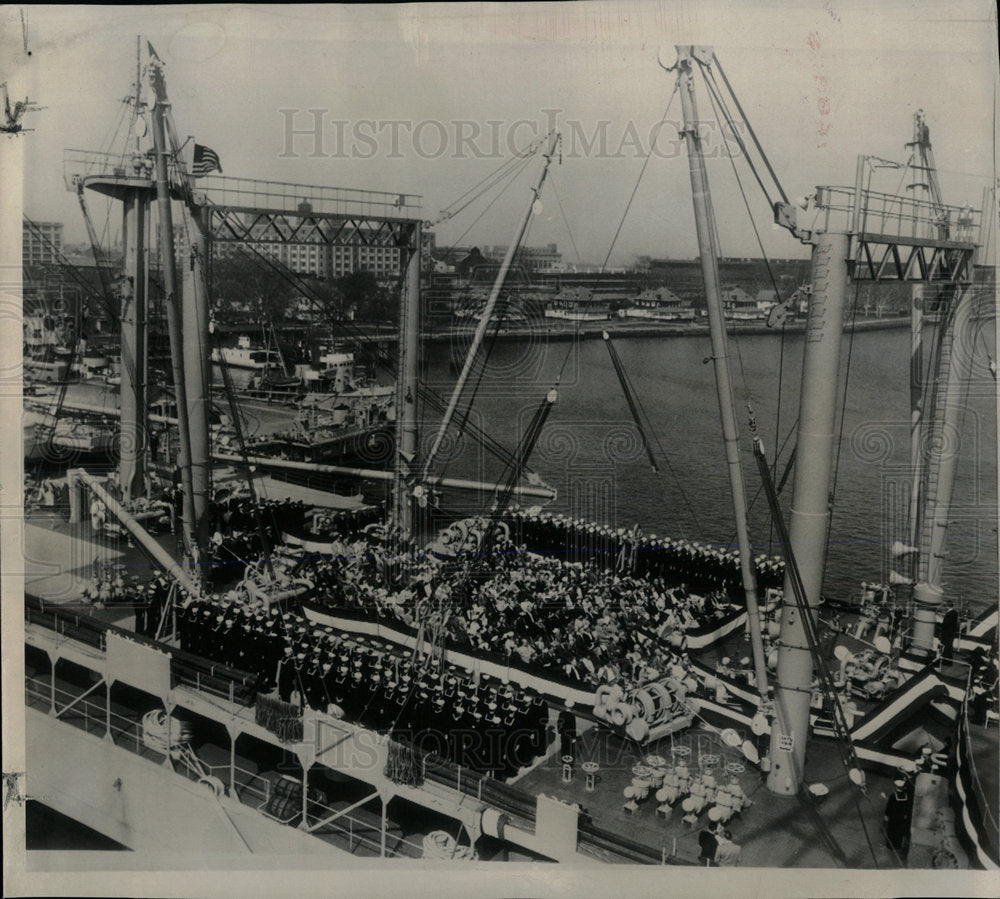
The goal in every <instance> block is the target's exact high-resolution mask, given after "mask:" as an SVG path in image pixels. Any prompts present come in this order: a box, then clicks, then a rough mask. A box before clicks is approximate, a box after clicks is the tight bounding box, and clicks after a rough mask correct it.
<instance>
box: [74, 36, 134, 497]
mask: <svg viewBox="0 0 1000 899" xmlns="http://www.w3.org/2000/svg"><path fill="white" fill-rule="evenodd" d="M135 53H136V59H135V85H134V93H133V95H132V97H131V98H130V100H131V102H132V122H131V131H132V136H133V138H134V140H135V147H134V152H135V159H136V160H137V162H136V163H135V166H136V168H137V171H135V172H133V178H134V180H130V181H129V182H128V186H127V187H125V188H124V189H123V190H122V194H121V198H122V244H123V246H122V257H123V260H124V279H123V280H122V281H121V282H120V288H119V299H120V301H121V306H120V309H121V311H120V319H121V335H120V336H121V392H120V398H121V420H120V431H119V433H120V434H121V438H120V441H119V462H118V483H119V485H120V486H121V490H122V496H123V497H124V499H125V500H126V501H131V500H134V499H137V498H139V497H141V496H145V495H146V450H147V447H148V445H149V439H148V434H147V429H146V405H147V401H148V397H147V390H148V384H147V373H146V368H147V352H146V351H147V339H148V337H147V330H146V323H147V319H148V307H149V268H148V235H149V218H150V216H149V207H150V199H151V194H152V191H151V190H150V187H151V185H150V184H149V182H148V181H146V180H145V179H146V170H145V169H141V170H138V166H139V165H141V160H142V157H141V156H140V154H139V146H140V144H139V141H140V128H139V123H140V122H141V121H142V120H141V119H140V116H141V115H142V63H141V56H140V49H139V37H138V36H136V47H135ZM78 189H79V191H80V203H81V205H82V204H83V202H84V201H83V185H82V183H81V184H80V185H79V186H78ZM83 209H84V216H85V219H86V222H87V225H88V230H89V228H90V218H89V216H87V213H86V206H84V207H83ZM92 240H96V234H95V235H93V238H92Z"/></svg>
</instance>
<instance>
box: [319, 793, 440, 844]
mask: <svg viewBox="0 0 1000 899" xmlns="http://www.w3.org/2000/svg"><path fill="white" fill-rule="evenodd" d="M332 815H337V809H335V808H334V807H333V806H330V805H325V804H323V803H321V802H315V801H310V802H309V817H310V818H311V819H314V820H315V821H317V822H318V821H322V820H323V819H324V818H328V817H330V816H332ZM312 833H313V834H314V835H315V836H317V837H320V838H321V839H322V838H328V837H334V838H337V839H338V840H339V839H346V842H347V845H348V851H349V852H351V853H352V854H353V853H355V852H356V851H357V850H358V849H359V848H364V849H366V850H368V851H369V852H371V853H372V854H373V855H377V856H381V855H382V840H381V834H382V831H381V823H379V824H378V825H375V824H372V823H371V822H368V821H363V820H362V819H361V818H359V817H357V816H356V815H351V814H341V815H337V817H336V818H334V820H332V821H328V822H327V823H326V824H324V825H323V826H322V827H320V828H318V829H317V830H315V831H312ZM373 833H374V834H375V836H374V837H373V836H370V834H373ZM327 842H330V840H329V839H328V840H327ZM390 844H391V845H390ZM403 848H409V849H410V851H409V852H404V851H401V850H402V849H403ZM422 855H423V846H422V845H419V844H417V843H414V842H413V841H412V840H408V839H406V837H402V836H400V837H391V838H390V837H389V834H388V833H386V846H385V857H386V858H420V857H421V856H422Z"/></svg>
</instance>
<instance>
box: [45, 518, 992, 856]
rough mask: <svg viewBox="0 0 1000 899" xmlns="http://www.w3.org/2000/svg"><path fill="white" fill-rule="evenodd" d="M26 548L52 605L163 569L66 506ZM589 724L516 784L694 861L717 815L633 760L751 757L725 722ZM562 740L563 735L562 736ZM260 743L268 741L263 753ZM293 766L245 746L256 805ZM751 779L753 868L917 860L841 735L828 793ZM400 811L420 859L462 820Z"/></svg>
mask: <svg viewBox="0 0 1000 899" xmlns="http://www.w3.org/2000/svg"><path fill="white" fill-rule="evenodd" d="M158 539H159V540H160V542H161V544H163V545H164V547H165V548H167V549H168V550H169V551H171V552H172V553H173V552H176V550H177V545H176V544H177V540H178V537H177V536H174V535H170V534H164V535H161V536H160V537H159V538H158ZM25 546H26V548H27V550H28V551H27V552H26V572H25V581H26V586H27V589H28V591H29V592H31V593H33V594H36V595H44V596H45V597H46V602H52V603H54V604H59V605H64V606H70V607H71V608H72V607H73V606H74V605H76V604H79V603H80V600H81V598H82V593H83V587H84V586H85V585H86V584H87V583H88V582H89V580H90V578H91V575H92V573H93V570H94V565H95V562H96V563H98V564H100V563H102V562H103V563H110V564H114V565H120V566H124V567H125V569H126V571H127V572H129V573H134V574H137V575H139V577H140V579H141V580H145V579H146V577H147V576H148V573H149V571H150V569H151V567H152V566H151V564H150V563H149V561H148V560H147V559H146V558H145V556H144V555H143V553H142V552H141V550H139V549H138V548H135V547H129V546H127V544H126V543H124V542H120V541H107V540H104V539H94V538H93V537H92V535H91V533H90V523H89V521H85V522H83V523H82V524H81V525H79V526H70V525H69V524H68V523H66V521H65V520H64V519H63V518H62V516H61V515H60V514H59V513H58V512H43V513H36V514H34V515H32V517H31V519H30V520H29V521H28V522H27V523H26V535H25ZM53 559H69V560H71V561H73V562H75V563H76V564H74V565H70V566H65V567H64V566H58V565H54V564H53V563H52V562H51V561H46V560H53ZM74 611H76V609H74ZM80 611H82V612H83V613H84V614H91V615H94V616H95V617H97V618H99V619H101V620H102V621H105V622H108V623H112V624H117V625H118V626H121V627H125V628H131V627H132V626H133V623H134V615H133V610H132V609H131V607H129V606H128V605H126V604H121V603H119V604H109V605H108V606H107V607H106V608H104V609H94V608H92V607H85V606H83V605H82V604H80ZM720 651H721V650H720ZM706 661H708V660H707V659H706ZM32 676H33V677H34V678H35V680H36V681H37V683H36V688H37V692H38V693H39V695H40V696H41V698H42V700H45V694H46V686H47V683H46V680H45V678H46V677H47V676H48V675H47V674H46V672H44V671H40V672H39V671H35V672H33V673H32V672H29V677H32ZM85 686H86V685H81V684H76V685H74V684H73V683H71V682H70V681H65V682H64V681H63V679H62V678H59V677H57V683H56V687H57V690H59V691H65V692H66V695H67V696H68V697H69V699H70V700H72V698H74V697H75V696H78V695H79V693H80V692H82V689H83V688H85ZM29 692H30V691H29ZM99 694H100V691H97V692H95V693H94V694H92V695H91V696H90V697H89V698H88V701H87V702H86V703H81V709H82V710H84V723H83V724H82V726H83V727H84V728H85V729H88V730H90V729H91V728H93V730H92V732H95V733H96V732H98V731H100V730H101V728H102V727H103V718H104V711H105V709H104V708H103V707H102V703H103V698H102V697H101V696H100V695H99ZM29 698H30V697H29ZM38 698H39V697H36V700H37V699H38ZM91 706H92V708H91ZM88 709H89V711H87V710H88ZM145 711H148V708H145V707H142V706H141V703H139V704H137V703H136V702H130V700H129V698H128V696H127V694H126V695H124V696H123V695H118V696H113V697H112V708H111V712H112V714H113V715H114V716H116V718H115V720H116V721H119V723H120V724H121V725H122V727H123V730H124V732H126V733H131V734H132V735H133V742H134V743H135V744H136V746H137V751H140V753H141V751H142V747H140V746H138V742H139V741H138V739H137V737H136V736H135V735H136V734H138V733H139V730H138V728H139V726H140V725H139V722H140V720H141V717H142V714H143V713H144V712H145ZM77 717H79V715H77ZM581 726H582V728H585V729H582V733H581V736H580V738H579V741H578V744H577V758H576V759H575V760H574V765H573V770H572V777H571V778H570V779H569V780H566V779H565V778H564V774H563V763H562V761H561V758H560V756H559V753H558V752H557V751H556V750H557V746H556V745H555V744H551V745H550V747H549V752H548V755H547V756H546V757H545V758H543V759H542V760H541V762H540V763H539V764H537V765H536V766H535V767H534V768H533V769H531V770H529V771H528V772H526V773H525V774H523V775H522V776H521V777H520V778H519V779H518V780H517V782H516V787H517V788H518V789H519V790H523V791H525V792H526V793H528V794H530V795H538V794H540V793H544V794H547V795H550V796H554V797H557V798H559V799H562V800H566V801H570V802H574V803H578V804H579V805H580V807H581V809H583V810H584V812H585V820H586V818H589V819H590V821H591V822H592V823H593V825H594V826H595V827H597V828H601V829H603V830H605V831H611V832H614V833H618V834H621V835H623V836H625V837H627V838H628V839H629V840H631V841H634V842H635V843H638V844H641V845H642V846H644V847H646V848H648V849H650V850H652V851H653V852H655V853H656V854H660V853H663V854H665V855H666V856H674V857H676V858H677V859H678V860H680V861H683V862H688V863H693V862H694V861H695V860H696V859H697V856H698V851H699V849H698V834H699V831H700V830H701V829H702V828H704V827H705V826H707V824H708V818H707V814H706V813H705V812H703V813H702V814H701V816H700V817H699V819H698V821H697V823H696V824H695V825H694V826H693V827H692V826H690V825H689V824H687V823H686V822H684V821H683V820H682V816H683V811H682V810H681V809H680V808H679V807H677V808H675V809H674V810H673V812H672V813H671V814H670V815H669V816H668V817H667V818H666V819H665V818H664V817H662V816H658V815H657V813H656V808H657V805H658V803H657V801H656V800H655V796H654V795H653V792H654V791H651V793H650V795H649V796H648V797H647V798H646V799H645V800H644V801H642V802H641V803H640V804H639V806H638V808H637V809H636V810H635V811H634V812H633V813H632V814H629V813H628V812H627V811H626V809H625V807H624V805H625V796H624V795H623V790H624V789H625V787H626V786H628V785H629V784H630V783H631V781H632V778H633V770H632V769H633V767H634V766H635V765H636V764H638V763H641V762H643V761H644V760H645V759H646V758H647V757H648V756H649V755H651V754H656V755H660V756H663V757H665V758H669V757H670V755H671V749H672V748H673V746H674V745H675V744H676V745H684V746H687V747H689V749H690V752H691V763H692V764H691V770H692V771H693V772H694V771H697V763H696V760H697V758H698V757H699V756H700V755H703V754H714V755H717V756H719V765H720V768H723V769H724V768H725V766H726V764H727V763H730V762H732V763H734V764H740V765H742V763H743V762H744V758H743V756H742V754H741V752H740V750H739V749H738V748H737V749H735V750H734V749H731V748H730V747H728V746H726V745H724V744H723V743H722V742H721V741H720V738H719V736H718V734H717V733H716V732H715V731H714V730H712V729H710V728H708V727H702V726H695V727H694V728H691V729H690V730H689V731H687V732H685V733H684V734H683V735H682V736H675V737H673V738H670V737H668V738H665V739H663V740H660V741H659V742H658V743H655V744H652V745H647V746H645V747H640V746H638V745H637V744H635V743H633V742H631V741H628V740H626V739H623V738H621V737H619V736H618V735H616V734H615V733H612V732H609V731H608V730H607V729H605V728H600V727H595V726H592V724H588V723H587V722H584V721H583V719H582V717H581ZM987 736H989V737H990V738H991V742H990V743H989V745H986V744H985V743H984V744H981V745H983V746H984V751H983V763H982V764H981V766H980V772H981V775H980V776H981V777H983V779H984V782H986V781H989V782H988V783H987V784H986V787H987V790H992V794H995V793H996V784H997V778H996V771H995V765H994V764H993V762H994V761H995V759H996V757H997V732H996V729H995V728H993V729H990V730H989V731H987ZM550 737H554V734H551V733H550ZM196 749H197V752H198V754H199V757H201V758H202V759H203V761H204V762H205V763H206V764H208V765H209V766H210V767H213V768H216V767H219V768H223V767H224V768H226V769H227V770H228V768H229V764H230V749H229V747H228V745H227V744H226V741H225V739H219V740H213V739H212V738H211V736H209V737H207V738H205V739H203V740H202V742H200V743H199V745H198V746H197V747H196ZM259 749H260V747H259V746H257V747H256V750H259ZM146 751H148V750H146ZM585 762H595V763H597V765H598V771H597V775H596V777H595V783H594V789H593V790H588V789H587V783H586V778H585V776H584V774H583V772H582V770H581V766H582V765H583V764H584V763H585ZM282 764H283V760H282V758H281V757H280V753H279V756H278V757H277V758H274V759H271V760H270V761H265V763H263V764H262V763H261V754H260V752H259V751H254V752H253V753H241V752H239V751H237V754H236V758H235V769H236V771H237V773H236V776H235V790H234V792H235V794H236V795H237V796H238V797H239V798H240V800H241V801H242V802H244V803H245V804H252V805H254V807H257V806H259V805H260V803H261V802H262V801H263V798H264V797H265V796H266V795H267V793H268V791H269V790H270V789H271V788H272V787H273V785H274V784H275V783H276V782H277V781H278V780H280V779H281V777H282V776H284V773H286V772H285V771H283V769H282ZM323 776H324V777H325V778H328V779H330V783H331V784H335V787H336V788H335V789H330V785H327V788H326V789H324V792H326V793H327V794H328V795H329V796H331V797H334V798H333V799H332V801H330V804H329V806H328V808H329V809H330V810H331V812H330V813H332V812H333V811H340V810H342V809H343V808H346V807H348V806H349V805H351V804H354V803H355V802H357V801H358V800H359V799H362V798H364V793H363V792H362V793H360V794H358V793H357V791H358V790H359V789H360V790H364V789H366V786H365V785H364V784H361V783H360V782H359V781H355V780H351V779H350V778H346V777H343V776H341V775H338V774H336V773H334V772H329V771H328V772H325V773H324V775H323ZM739 777H740V780H741V785H742V787H743V790H744V792H745V793H746V794H747V795H748V797H749V798H750V799H751V800H752V801H753V804H752V805H751V806H750V807H749V808H747V809H746V810H744V812H743V813H742V814H741V815H739V816H737V817H735V818H733V819H732V820H731V821H730V822H729V824H728V825H727V826H728V828H729V830H731V831H732V835H733V839H734V841H735V842H736V843H737V844H738V845H740V846H741V847H742V856H741V864H742V865H743V866H752V867H792V868H867V869H871V868H880V869H893V868H900V867H905V866H906V862H905V861H903V860H901V859H900V858H898V857H897V856H896V855H895V853H894V852H893V851H892V850H891V849H890V848H889V847H888V845H887V843H886V840H885V835H884V832H883V830H882V815H883V812H884V808H885V797H886V796H888V795H889V794H890V793H891V791H892V785H891V780H892V779H891V777H886V776H883V775H879V774H876V773H874V772H868V774H867V794H866V795H859V794H858V793H857V791H856V790H855V789H854V788H853V787H852V785H851V783H850V781H849V780H848V778H847V775H846V772H845V771H844V769H843V766H842V764H841V761H840V757H839V753H838V750H837V746H836V744H835V742H834V741H832V740H829V739H824V738H815V739H813V740H812V741H811V743H810V747H809V755H808V757H807V760H806V778H805V779H806V782H807V783H809V784H816V783H822V784H823V785H824V786H825V787H826V788H827V789H828V791H829V792H828V793H827V794H826V795H824V796H822V797H816V796H813V795H811V794H809V793H803V795H802V796H800V797H779V796H775V795H773V794H771V793H769V792H768V791H767V788H766V786H765V785H764V783H763V781H762V779H761V777H760V775H759V773H758V772H757V771H756V769H754V768H752V767H750V766H746V768H745V770H744V771H742V772H741V773H740V774H739ZM992 794H990V795H992ZM397 812H399V814H397V815H395V816H394V817H393V819H392V820H391V821H390V827H389V831H388V832H387V843H386V851H387V853H388V854H396V855H409V856H413V857H419V855H420V851H419V846H420V842H421V840H422V838H423V836H424V835H426V833H428V832H430V831H433V830H439V829H448V827H449V825H450V826H451V827H452V828H454V821H453V820H452V819H449V818H447V817H446V816H443V815H439V814H437V813H436V812H434V811H433V810H429V809H426V808H421V807H419V806H415V805H414V806H413V807H412V808H406V809H402V810H397ZM379 816H380V809H379V807H378V802H377V800H376V801H375V802H373V803H371V804H370V805H368V804H365V805H362V806H360V807H359V808H358V809H356V810H354V811H353V812H352V813H351V815H350V816H349V817H345V819H344V821H342V822H341V826H339V827H331V828H329V832H327V833H324V834H321V835H320V836H321V837H322V838H323V839H326V840H327V841H328V842H331V843H332V844H335V845H338V847H339V848H345V845H346V848H348V849H349V851H352V852H353V853H355V854H361V855H373V856H377V855H380V846H379V831H380V825H381V822H380V817H379ZM862 825H863V826H862ZM345 827H346V832H345ZM373 835H374V836H373ZM345 841H346V843H345ZM925 855H926V853H925V852H923V850H922V849H921V848H919V847H914V849H913V850H912V851H911V854H910V858H909V865H910V866H911V867H930V858H929V857H927V858H925V857H924V856H925Z"/></svg>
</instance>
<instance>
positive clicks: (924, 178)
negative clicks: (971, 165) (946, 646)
mask: <svg viewBox="0 0 1000 899" xmlns="http://www.w3.org/2000/svg"><path fill="white" fill-rule="evenodd" d="M906 146H907V147H908V148H910V153H911V155H910V160H909V163H908V168H909V169H910V170H911V171H912V173H913V180H912V181H911V183H910V184H907V185H906V189H907V190H908V191H910V192H911V193H910V196H911V198H912V200H913V201H914V203H919V202H921V201H924V202H926V201H927V200H928V199H929V201H930V204H931V209H932V210H933V211H934V212H935V213H937V212H939V211H940V210H941V208H942V202H941V188H940V186H939V184H938V180H937V172H936V170H935V168H934V155H933V151H932V150H931V136H930V129H929V128H928V126H927V122H926V120H925V119H924V111H923V110H922V109H918V110H917V111H916V112H915V113H914V114H913V140H912V141H909V142H908V143H907V144H906ZM921 195H922V196H921ZM934 217H935V218H936V217H937V216H936V215H935V216H934ZM928 218H930V216H929V217H928ZM919 220H920V217H919V216H914V217H913V236H914V237H927V238H934V237H937V233H936V229H933V230H934V231H935V233H926V232H929V231H931V230H932V229H930V228H929V227H925V228H924V229H922V230H923V231H924V232H925V233H919V232H920V230H921V229H920V228H919ZM924 293H925V286H924V283H923V281H917V282H916V283H914V284H913V285H912V287H911V288H910V467H911V486H910V504H909V525H910V526H909V533H908V535H907V538H908V542H909V544H910V546H912V547H915V546H917V541H918V539H919V533H920V506H921V497H920V490H921V481H922V471H923V455H924V453H923V414H924V358H923V357H924V348H923V329H924V302H925V296H924ZM918 559H919V557H914V559H913V562H914V564H919V562H918ZM912 574H913V575H914V577H915V576H916V575H917V571H913V572H912Z"/></svg>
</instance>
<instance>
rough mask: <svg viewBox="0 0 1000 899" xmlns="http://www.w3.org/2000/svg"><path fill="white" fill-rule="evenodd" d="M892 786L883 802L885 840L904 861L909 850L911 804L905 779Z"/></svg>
mask: <svg viewBox="0 0 1000 899" xmlns="http://www.w3.org/2000/svg"><path fill="white" fill-rule="evenodd" d="M893 786H894V787H895V792H893V794H892V795H891V796H890V797H889V799H888V801H887V802H886V804H885V832H886V841H887V842H888V844H889V846H891V847H892V848H893V849H894V850H895V851H896V852H897V853H898V854H899V856H900V858H901V859H903V861H905V860H906V856H907V854H908V853H909V851H910V818H911V816H912V814H913V804H912V799H911V797H910V795H909V793H908V792H907V790H906V781H905V780H897V781H895V782H894V783H893Z"/></svg>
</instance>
